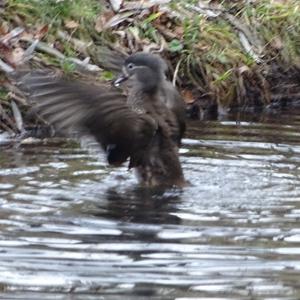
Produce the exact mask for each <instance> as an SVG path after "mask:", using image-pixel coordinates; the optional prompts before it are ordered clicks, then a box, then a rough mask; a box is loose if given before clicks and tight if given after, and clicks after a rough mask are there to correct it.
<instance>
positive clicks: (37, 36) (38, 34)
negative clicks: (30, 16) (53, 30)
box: [34, 24, 49, 40]
mask: <svg viewBox="0 0 300 300" xmlns="http://www.w3.org/2000/svg"><path fill="white" fill-rule="evenodd" d="M48 31H49V26H48V25H47V24H46V25H43V26H41V27H40V28H38V29H37V31H36V33H35V34H34V38H35V39H38V40H41V39H42V38H43V37H44V36H45V35H46V34H47V33H48Z"/></svg>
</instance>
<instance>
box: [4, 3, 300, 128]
mask: <svg viewBox="0 0 300 300" xmlns="http://www.w3.org/2000/svg"><path fill="white" fill-rule="evenodd" d="M110 3H113V4H114V5H113V7H112V6H110ZM120 3H121V6H120V5H119V4H120ZM0 17H1V26H0V35H1V41H0V44H1V47H0V57H1V59H2V61H3V62H4V63H5V64H7V65H8V66H11V67H12V68H17V67H19V66H20V65H22V64H24V63H25V64H30V65H31V66H33V67H45V66H47V67H49V66H50V67H55V68H60V69H62V70H63V71H64V72H67V73H79V74H81V75H82V74H83V73H84V74H87V73H89V74H92V76H93V78H96V79H97V80H111V79H112V78H113V76H114V72H117V71H118V62H119V61H121V60H122V58H123V57H124V56H125V55H126V54H130V53H133V52H136V51H140V50H144V51H152V52H159V53H160V54H161V55H162V56H164V58H165V59H167V61H168V63H169V66H170V70H171V71H172V72H170V74H172V75H170V76H171V79H172V80H173V82H174V83H176V84H177V86H178V87H179V88H180V89H181V91H182V94H183V96H184V99H185V101H186V102H187V103H189V105H191V106H193V108H195V112H197V113H199V112H201V111H203V110H207V109H214V110H217V111H219V112H220V113H226V111H227V110H228V109H230V108H232V107H239V108H247V107H254V106H255V107H257V106H261V107H266V106H272V105H275V104H278V103H286V102H287V101H289V100H291V99H295V98H297V97H298V98H300V97H299V95H300V81H299V77H300V71H299V70H300V3H299V1H298V0H273V1H271V0H269V1H267V0H261V1H229V0H228V1H226V0H224V1H192V0H189V1H184V0H182V1H166V0H164V1H163V0H160V1H159V0H157V1H156V2H155V1H151V4H149V1H102V2H101V1H99V0H89V1H88V0H73V1H72V0H60V1H59V0H43V1H39V0H7V1H6V3H5V4H4V5H3V6H2V8H1V15H0ZM2 69H4V70H5V65H4V68H3V66H2ZM6 72H7V70H6ZM6 72H2V76H1V80H2V83H3V84H2V89H1V92H0V105H1V106H0V112H1V127H2V129H5V130H8V129H9V130H11V131H20V127H22V126H24V125H22V124H21V125H20V122H21V121H20V118H21V117H20V116H19V117H17V116H18V115H20V114H21V115H22V114H23V111H24V110H26V107H27V104H26V100H25V99H24V97H23V96H22V95H20V94H19V93H18V91H17V90H16V89H15V87H14V86H13V84H11V82H10V81H9V80H7V75H6ZM18 111H19V112H20V114H19V113H18ZM17 118H19V122H16V119H17ZM18 123H19V124H18ZM1 127H0V128H1Z"/></svg>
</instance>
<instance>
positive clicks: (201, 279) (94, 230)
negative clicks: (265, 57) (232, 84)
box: [0, 111, 300, 300]
mask: <svg viewBox="0 0 300 300" xmlns="http://www.w3.org/2000/svg"><path fill="white" fill-rule="evenodd" d="M235 117H236V116H235ZM232 120H233V119H230V118H229V119H223V120H219V121H206V122H197V121H195V122H192V123H191V124H190V130H189V135H188V138H186V139H185V140H184V144H183V148H182V149H181V152H182V155H181V159H182V163H183V168H184V170H185V173H186V177H187V178H188V180H189V181H190V182H191V186H189V187H186V188H184V189H183V190H176V189H174V190H167V191H163V190H157V189H156V190H149V189H143V188H140V187H138V186H137V185H136V181H135V179H134V176H133V174H131V172H128V171H127V170H126V168H125V167H124V168H123V169H120V170H119V169H118V170H114V169H110V168H107V166H106V164H105V162H104V160H103V159H100V160H99V161H97V160H95V159H94V158H93V157H91V156H90V155H88V154H87V153H86V152H84V151H83V150H81V149H79V148H78V147H77V146H73V145H71V144H69V143H67V144H65V145H64V146H63V145H61V144H59V145H56V144H51V143H49V144H46V145H45V144H44V145H36V146H20V147H18V148H10V147H7V146H6V147H5V148H2V151H1V155H0V165H1V169H0V206H1V209H0V287H1V292H0V298H5V299H45V300H47V299H54V298H55V299H93V300H94V299H99V295H101V296H103V295H104V297H105V299H133V300H135V299H177V300H179V299H181V300H182V299H212V300H215V299H222V300H225V299H226V300H229V299H230V300H231V299H249V300H250V299H268V300H270V299H280V300H287V299H289V300H290V299H293V300H296V299H297V300H298V299H299V298H300V288H299V283H298V281H299V277H300V222H299V220H300V201H299V199H300V192H299V191H300V189H299V186H300V180H299V175H300V168H299V167H300V158H299V157H300V156H299V154H300V133H299V129H300V118H299V117H298V113H297V111H293V112H289V113H288V114H285V113H282V114H281V115H280V116H276V119H273V118H272V116H269V117H268V118H267V117H260V119H256V120H255V122H253V120H252V119H251V118H249V117H248V116H239V122H235V121H232Z"/></svg>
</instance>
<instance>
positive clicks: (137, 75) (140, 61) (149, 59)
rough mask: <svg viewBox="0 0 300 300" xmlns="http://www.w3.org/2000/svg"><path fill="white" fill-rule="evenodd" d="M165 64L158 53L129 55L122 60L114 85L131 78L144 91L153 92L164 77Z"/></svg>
mask: <svg viewBox="0 0 300 300" xmlns="http://www.w3.org/2000/svg"><path fill="white" fill-rule="evenodd" d="M166 71H167V65H166V63H165V61H164V60H163V59H162V58H160V57H159V56H158V55H155V54H151V53H145V52H138V53H135V54H133V55H130V56H129V57H128V58H127V59H126V60H125V62H124V65H123V67H122V73H121V74H120V75H119V77H118V78H117V79H116V80H115V82H114V85H115V86H118V85H120V84H121V83H122V82H124V81H126V80H128V79H131V81H132V83H133V84H137V85H139V87H140V88H141V89H142V90H143V91H144V92H154V91H155V90H156V89H157V88H158V86H159V84H160V83H161V81H162V80H164V78H165V72H166Z"/></svg>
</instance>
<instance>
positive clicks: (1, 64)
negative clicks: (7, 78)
mask: <svg viewBox="0 0 300 300" xmlns="http://www.w3.org/2000/svg"><path fill="white" fill-rule="evenodd" d="M0 69H1V70H2V71H3V72H4V73H6V74H9V73H12V72H13V71H14V68H13V67H11V66H10V65H8V64H7V63H5V62H4V61H3V60H2V59H1V58H0Z"/></svg>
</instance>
